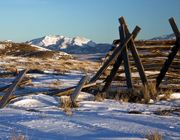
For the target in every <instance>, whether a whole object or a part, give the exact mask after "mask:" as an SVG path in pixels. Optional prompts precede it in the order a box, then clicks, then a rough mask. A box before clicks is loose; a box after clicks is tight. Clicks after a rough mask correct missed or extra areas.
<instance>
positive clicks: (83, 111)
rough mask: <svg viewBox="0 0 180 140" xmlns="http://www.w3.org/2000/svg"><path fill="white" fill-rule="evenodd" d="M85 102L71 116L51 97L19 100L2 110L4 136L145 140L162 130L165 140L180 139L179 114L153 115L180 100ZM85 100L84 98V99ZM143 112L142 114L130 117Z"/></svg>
mask: <svg viewBox="0 0 180 140" xmlns="http://www.w3.org/2000/svg"><path fill="white" fill-rule="evenodd" d="M84 95H86V99H88V100H89V101H82V102H81V103H80V107H79V108H77V109H73V114H72V116H67V115H66V114H65V113H64V112H63V111H62V109H60V108H59V99H58V98H55V97H50V96H47V95H42V94H40V95H31V96H26V97H23V98H18V99H16V100H14V101H12V102H11V104H10V105H9V106H8V107H6V108H4V109H2V110H0V114H1V116H0V122H1V123H0V137H1V139H9V138H11V137H12V135H13V134H14V133H16V134H23V135H25V136H27V138H28V139H34V140H35V139H36V140H37V139H42V140H50V139H78V140H80V139H82V140H84V139H87V140H88V139H109V140H113V139H116V140H117V139H122V140H124V139H133V140H134V139H144V138H145V136H146V134H147V133H149V132H154V131H158V132H159V133H160V134H162V135H163V137H164V138H165V139H177V140H178V139H179V138H180V134H179V132H180V123H179V122H180V118H179V115H178V114H171V115H169V116H158V115H155V114H154V113H153V112H154V111H157V110H160V109H170V108H172V107H178V106H179V105H180V100H174V101H161V102H157V103H155V104H154V105H143V104H130V103H123V102H117V101H113V100H105V101H104V102H94V101H93V99H92V98H91V99H92V100H90V99H89V96H87V94H85V93H82V94H81V97H83V96H84ZM83 100H84V99H83ZM130 111H139V112H141V113H142V114H129V113H128V112H130Z"/></svg>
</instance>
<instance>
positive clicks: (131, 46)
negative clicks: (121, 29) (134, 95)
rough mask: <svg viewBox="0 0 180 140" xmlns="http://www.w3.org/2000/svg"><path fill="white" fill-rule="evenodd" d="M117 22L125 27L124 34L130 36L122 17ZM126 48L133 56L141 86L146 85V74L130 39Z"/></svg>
mask: <svg viewBox="0 0 180 140" xmlns="http://www.w3.org/2000/svg"><path fill="white" fill-rule="evenodd" d="M119 22H120V23H121V24H124V25H125V32H126V34H127V35H130V32H129V30H128V27H127V24H126V22H125V20H124V18H123V17H121V18H120V19H119ZM128 46H129V48H130V50H131V52H132V56H133V58H134V60H135V64H136V67H137V69H138V71H139V75H140V78H141V81H142V83H143V85H148V80H147V77H146V74H145V72H144V67H143V65H142V62H141V59H140V57H139V55H138V51H137V49H136V46H135V43H134V40H133V39H131V40H130V41H129V43H128Z"/></svg>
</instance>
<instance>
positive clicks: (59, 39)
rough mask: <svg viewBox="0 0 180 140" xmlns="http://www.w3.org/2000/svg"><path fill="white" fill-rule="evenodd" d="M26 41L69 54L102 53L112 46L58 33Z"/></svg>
mask: <svg viewBox="0 0 180 140" xmlns="http://www.w3.org/2000/svg"><path fill="white" fill-rule="evenodd" d="M26 43H28V44H30V45H36V46H40V47H43V48H46V49H50V50H53V51H63V52H67V53H70V54H86V53H88V54H90V53H104V52H107V51H108V50H109V49H110V48H111V47H112V45H110V44H97V43H95V42H94V41H92V40H89V39H86V38H84V37H74V38H69V37H64V36H60V35H50V36H44V37H41V38H37V39H33V40H31V41H28V42H26Z"/></svg>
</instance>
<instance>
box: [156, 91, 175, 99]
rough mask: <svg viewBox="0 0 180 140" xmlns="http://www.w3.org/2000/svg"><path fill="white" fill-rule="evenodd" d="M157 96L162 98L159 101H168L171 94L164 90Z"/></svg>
mask: <svg viewBox="0 0 180 140" xmlns="http://www.w3.org/2000/svg"><path fill="white" fill-rule="evenodd" d="M159 94H160V95H161V94H162V96H161V97H160V98H159V100H168V99H170V97H171V95H172V94H173V91H172V90H164V91H162V90H161V91H160V92H159Z"/></svg>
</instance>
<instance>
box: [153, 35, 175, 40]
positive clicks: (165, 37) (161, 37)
mask: <svg viewBox="0 0 180 140" xmlns="http://www.w3.org/2000/svg"><path fill="white" fill-rule="evenodd" d="M174 39H176V37H175V35H174V34H169V35H162V36H159V37H154V38H152V39H150V40H174Z"/></svg>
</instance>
